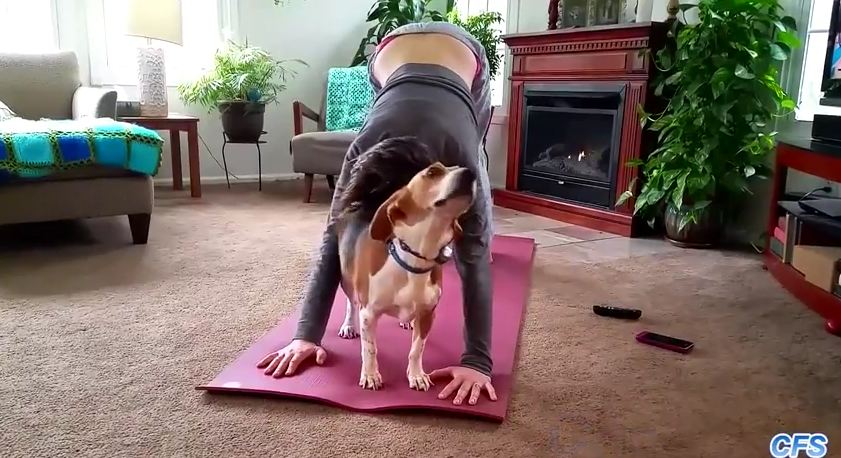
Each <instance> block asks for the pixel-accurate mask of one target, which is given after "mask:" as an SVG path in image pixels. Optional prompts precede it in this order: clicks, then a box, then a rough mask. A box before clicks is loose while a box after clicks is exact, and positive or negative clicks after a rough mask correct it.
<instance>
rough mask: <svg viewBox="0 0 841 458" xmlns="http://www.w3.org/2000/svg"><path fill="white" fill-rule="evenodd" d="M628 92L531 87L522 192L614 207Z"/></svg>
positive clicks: (525, 122)
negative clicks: (625, 97) (623, 119)
mask: <svg viewBox="0 0 841 458" xmlns="http://www.w3.org/2000/svg"><path fill="white" fill-rule="evenodd" d="M624 92H625V91H624V85H621V84H620V85H616V84H609V83H605V84H593V85H586V84H578V83H558V84H551V85H550V84H544V85H536V87H535V86H531V87H527V88H526V90H525V93H524V101H525V106H524V110H523V117H524V119H523V127H522V131H521V132H522V146H521V149H520V164H519V172H518V180H517V181H518V188H520V190H521V191H526V192H533V193H536V194H541V195H546V196H549V197H553V198H556V199H562V200H572V201H575V202H578V203H585V204H590V205H594V206H597V207H602V208H612V207H613V199H612V197H611V196H612V195H613V193H614V191H615V189H616V177H617V167H618V162H619V145H620V143H621V142H620V136H621V127H622V109H623V106H624V104H623V99H624Z"/></svg>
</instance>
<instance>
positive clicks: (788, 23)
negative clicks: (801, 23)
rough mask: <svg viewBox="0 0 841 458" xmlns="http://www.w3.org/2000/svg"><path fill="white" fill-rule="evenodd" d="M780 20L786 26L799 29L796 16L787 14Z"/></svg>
mask: <svg viewBox="0 0 841 458" xmlns="http://www.w3.org/2000/svg"><path fill="white" fill-rule="evenodd" d="M780 22H782V23H783V24H785V26H786V27H788V28H789V29H791V30H797V21H795V20H794V18H793V17H791V16H786V17H784V18H782V19H780Z"/></svg>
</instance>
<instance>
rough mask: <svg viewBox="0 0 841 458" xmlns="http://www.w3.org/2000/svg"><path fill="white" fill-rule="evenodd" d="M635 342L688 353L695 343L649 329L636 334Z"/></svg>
mask: <svg viewBox="0 0 841 458" xmlns="http://www.w3.org/2000/svg"><path fill="white" fill-rule="evenodd" d="M637 342H640V343H644V344H648V345H653V346H655V347H660V348H665V349H666V350H671V351H676V352H678V353H689V352H690V351H692V349H693V348H695V344H694V343H692V342H690V341H688V340H683V339H678V338H676V337H670V336H666V335H663V334H657V333H656V332H651V331H643V332H641V333H639V334H637Z"/></svg>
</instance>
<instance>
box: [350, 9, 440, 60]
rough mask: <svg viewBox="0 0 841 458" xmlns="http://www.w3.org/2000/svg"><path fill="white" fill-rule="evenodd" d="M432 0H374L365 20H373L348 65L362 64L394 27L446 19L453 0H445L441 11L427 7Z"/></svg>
mask: <svg viewBox="0 0 841 458" xmlns="http://www.w3.org/2000/svg"><path fill="white" fill-rule="evenodd" d="M432 1H433V0H376V2H374V4H373V5H372V6H371V9H370V10H369V11H368V18H367V19H366V22H375V24H374V25H373V26H371V28H370V29H368V33H367V34H366V35H365V38H363V39H362V42H360V43H359V49H357V50H356V55H354V56H353V61H352V62H351V64H350V66H351V67H355V66H357V65H363V64H365V63H366V62H367V60H368V55H369V54H370V49H371V47H373V46H376V45H378V44H379V43H380V41H381V40H382V39H383V38H384V37H385V36H386V35H388V33H389V32H391V31H393V30H394V29H396V28H398V27H400V26H403V25H406V24H410V23H413V22H430V21H446V20H447V14H448V13H449V12H450V11H452V10H453V7H454V5H455V0H447V3H446V6H445V9H444V11H443V12H441V11H438V10H434V9H432V8H430V7H429V4H430V3H432Z"/></svg>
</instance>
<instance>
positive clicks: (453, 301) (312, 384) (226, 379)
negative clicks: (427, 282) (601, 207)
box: [197, 236, 534, 422]
mask: <svg viewBox="0 0 841 458" xmlns="http://www.w3.org/2000/svg"><path fill="white" fill-rule="evenodd" d="M492 251H493V264H492V265H491V267H492V271H493V281H494V294H493V308H494V311H493V334H492V341H491V345H492V347H491V352H492V356H493V361H494V367H493V373H492V381H493V385H494V388H495V389H496V394H497V397H498V400H497V401H491V400H489V399H488V397H487V395H486V394H485V393H483V394H482V397H481V398H480V400H479V402H478V403H477V404H476V405H475V406H470V405H467V402H466V401H465V403H464V404H462V405H461V406H456V405H453V403H452V396H451V397H450V398H449V399H447V400H440V399H438V393H439V392H440V391H441V390H442V389H443V388H444V387H445V386H446V384H447V383H449V379H446V378H441V379H438V380H435V381H434V383H435V386H433V387H432V388H431V389H430V390H429V391H426V392H424V391H416V390H413V389H410V388H409V382H408V380H407V379H406V363H407V357H408V353H409V345H410V343H411V336H412V331H410V330H406V329H402V328H400V326H399V324H398V321H397V320H396V319H394V318H391V317H386V316H383V317H382V319H381V321H380V323H379V324H378V326H377V341H378V349H379V352H378V358H379V366H380V373H381V375H382V377H383V387H382V388H381V389H380V390H377V391H371V390H365V389H362V388H361V387H359V385H358V382H359V369H360V362H361V356H360V344H359V338H356V339H352V340H345V339H342V338H340V337H339V336H338V334H337V333H338V330H339V327H340V326H341V324H342V321H343V319H344V313H345V296H344V294H343V293H342V291H341V289H339V291H338V292H337V294H336V301H335V302H334V304H333V309H332V313H331V315H330V321H329V322H328V323H327V331H326V333H325V335H324V339H323V341H322V346H323V347H324V349H325V350H326V351H327V361H326V362H325V363H324V365H323V366H317V365H316V364H315V363H314V362H313V363H311V364H307V365H305V366H302V367H303V369H304V370H303V371H301V370H300V369H299V371H298V373H296V374H295V375H293V376H291V377H282V378H279V379H276V378H273V377H271V376H268V375H265V374H264V373H263V370H262V369H257V366H256V365H257V362H258V361H260V360H261V359H262V358H263V357H264V356H265V355H266V354H268V353H270V352H272V351H276V350H277V349H278V348H280V347H282V346H284V345H286V344H287V343H288V342H289V341H290V339H291V338H292V336H293V334H294V333H295V326H296V323H297V319H298V315H297V314H295V315H294V316H291V317H289V318H287V319H286V320H285V321H284V322H282V323H281V324H279V325H278V326H277V327H275V328H273V329H271V330H270V331H269V332H267V333H266V334H265V335H263V337H261V338H260V339H259V340H258V341H257V342H255V343H254V345H252V346H251V348H249V349H247V350H245V351H244V352H242V353H241V354H240V355H239V356H238V357H237V359H236V360H235V361H234V362H232V363H231V364H229V365H228V366H227V367H225V368H224V369H223V370H222V372H221V373H220V374H219V375H218V376H217V377H216V378H214V379H213V380H211V381H210V382H209V383H207V384H205V385H201V386H198V387H197V389H200V390H208V391H211V392H235V393H247V394H261V395H274V396H281V397H290V398H296V399H306V400H313V401H318V402H324V403H327V404H332V405H336V406H340V407H344V408H347V409H351V410H356V411H363V412H376V411H387V410H437V411H446V412H452V413H459V414H465V415H472V416H477V417H481V418H484V419H490V420H495V421H500V422H501V421H502V420H504V419H505V414H506V411H507V410H508V401H509V399H510V397H511V387H512V384H513V371H514V358H515V355H516V350H517V345H518V343H519V336H520V327H521V323H522V320H523V311H524V309H525V304H526V299H527V295H528V291H529V288H530V278H531V270H532V259H533V255H534V241H533V240H532V239H528V238H521V237H510V236H496V237H495V238H494V241H493V245H492ZM435 314H436V316H435V321H434V323H433V325H432V330H431V331H430V334H429V338H428V339H427V344H426V350H425V352H424V359H423V363H424V369H425V370H426V371H427V372H432V371H433V370H434V369H438V368H442V367H446V366H451V365H457V364H458V362H459V359H460V356H461V352H462V350H463V348H464V344H463V342H464V341H463V337H462V336H463V327H464V319H463V313H462V301H461V281H460V279H459V277H458V273H457V272H456V270H455V266H454V265H453V263H452V262H451V263H449V264H447V265H446V266H445V268H444V294H443V297H442V298H441V303H440V304H439V305H438V308H437V309H436V312H435Z"/></svg>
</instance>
